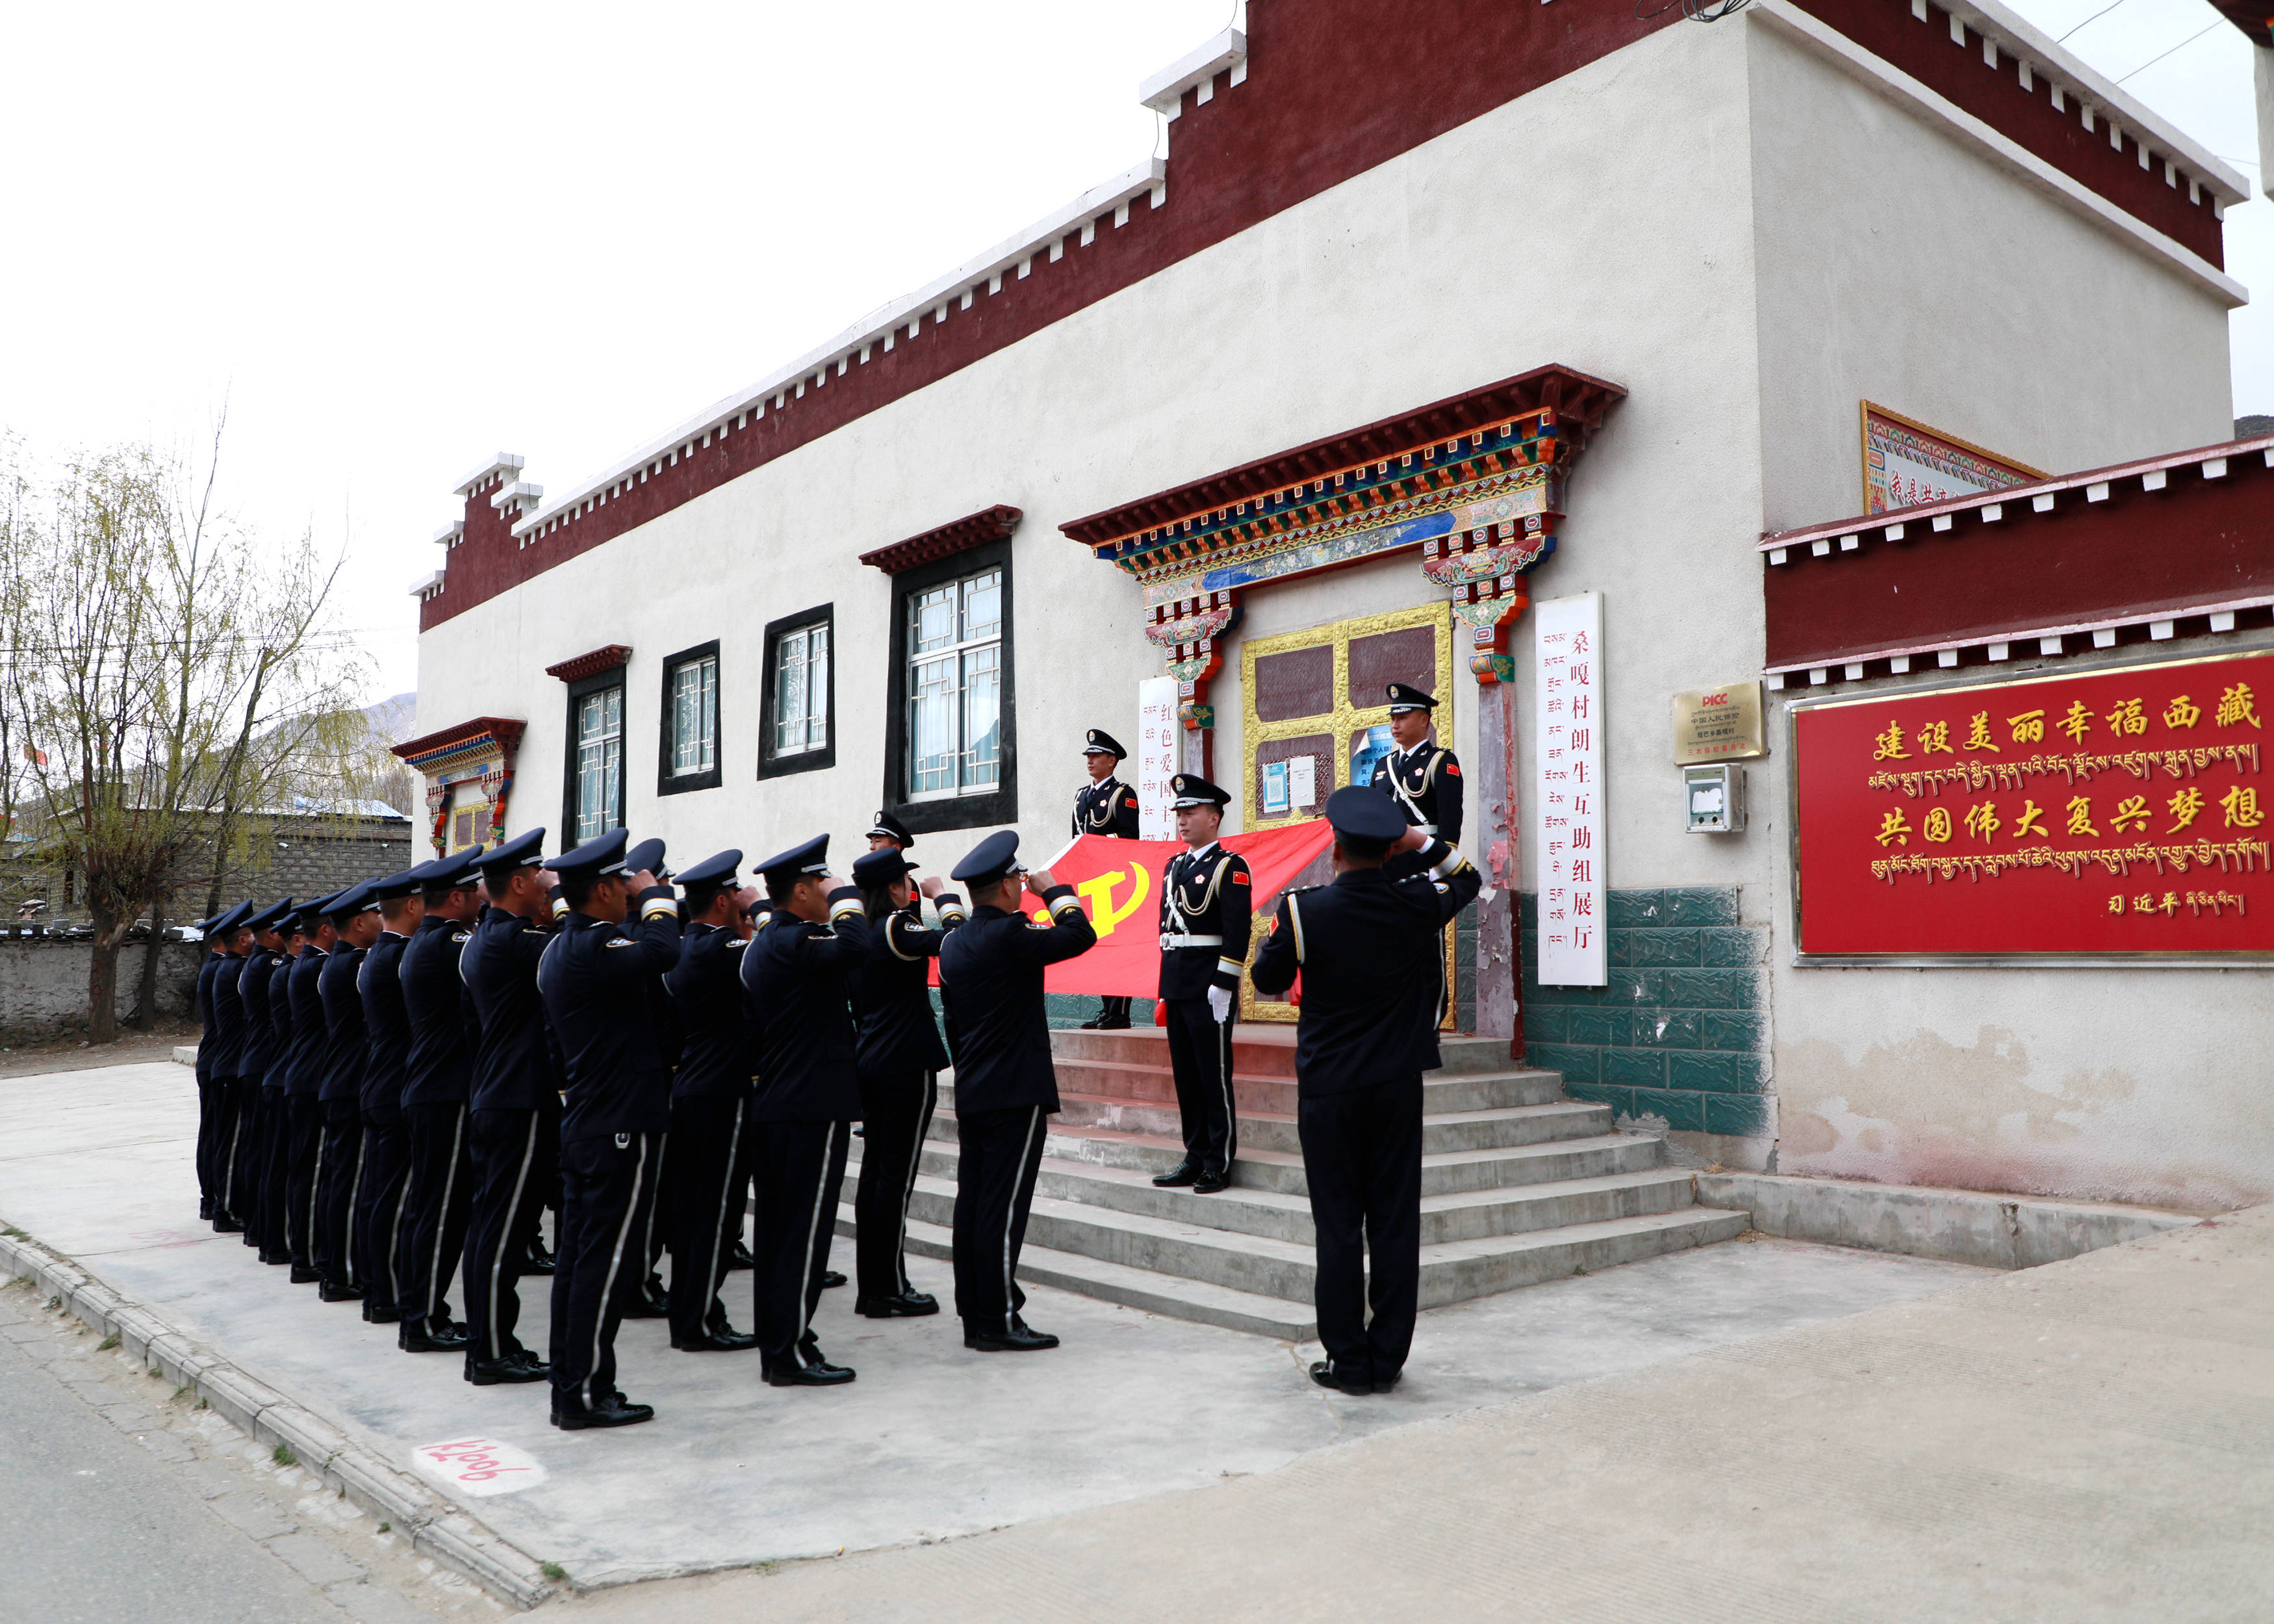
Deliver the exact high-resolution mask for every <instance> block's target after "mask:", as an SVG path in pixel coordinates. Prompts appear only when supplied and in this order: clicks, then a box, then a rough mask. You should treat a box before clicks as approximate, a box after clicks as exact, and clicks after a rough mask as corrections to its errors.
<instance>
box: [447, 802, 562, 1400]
mask: <svg viewBox="0 0 2274 1624" xmlns="http://www.w3.org/2000/svg"><path fill="white" fill-rule="evenodd" d="M544 845H545V831H543V830H542V829H532V830H530V831H527V832H525V833H523V834H518V835H516V836H514V837H513V838H511V839H510V840H506V841H502V842H501V843H500V844H498V845H496V846H492V847H491V848H490V849H489V851H488V852H487V853H486V854H485V855H484V856H483V857H482V859H481V872H482V889H483V891H485V892H486V893H487V895H488V897H489V907H488V909H487V910H486V912H485V913H484V914H483V915H482V917H481V920H480V921H479V922H478V924H476V925H475V926H474V929H473V932H472V936H471V940H469V941H468V942H467V944H466V945H465V947H464V949H463V951H461V952H460V953H459V955H458V974H459V975H460V976H461V977H463V980H464V981H465V983H466V992H467V994H468V996H471V998H472V999H473V1003H474V1013H475V1016H476V1018H477V1019H478V1020H479V1021H480V1023H481V1041H480V1042H479V1043H478V1045H477V1046H476V1048H475V1049H474V1072H473V1082H472V1086H471V1089H470V1091H469V1094H468V1096H467V1101H466V1104H467V1117H466V1122H467V1137H468V1139H469V1141H470V1142H471V1146H472V1159H473V1172H474V1185H473V1199H472V1202H471V1207H470V1211H469V1214H468V1217H467V1222H466V1335H467V1338H468V1340H467V1342H466V1365H465V1372H464V1374H465V1379H466V1380H468V1381H470V1382H471V1383H473V1384H474V1386H476V1387H496V1386H499V1385H500V1384H503V1383H513V1382H525V1381H543V1380H545V1379H546V1377H547V1376H549V1375H550V1374H551V1373H552V1372H551V1367H549V1366H548V1365H546V1363H545V1361H544V1360H542V1359H540V1358H538V1357H537V1356H536V1355H535V1354H534V1353H531V1351H530V1350H528V1349H527V1348H525V1347H523V1345H522V1342H521V1339H520V1338H519V1337H518V1336H516V1335H515V1334H514V1332H515V1328H516V1327H517V1326H518V1325H519V1324H520V1323H521V1275H522V1271H523V1265H524V1264H525V1262H526V1261H527V1259H528V1238H529V1229H530V1226H531V1224H532V1223H533V1222H536V1214H537V1212H538V1209H540V1208H541V1207H542V1206H543V1203H544V1197H545V1192H546V1190H548V1189H549V1188H550V1187H551V1184H552V1181H553V1177H554V1166H555V1163H556V1162H557V1161H558V1159H559V1156H560V1152H561V1139H560V1134H559V1132H558V1130H557V1129H556V1127H555V1125H554V1124H553V1119H552V1115H551V1113H550V1112H548V1111H547V1110H546V1109H545V1105H546V1101H547V1099H557V1098H558V1097H559V1095H560V1093H561V1071H560V1064H559V1061H558V1059H557V1057H556V1056H555V1054H554V1049H553V1034H552V1033H551V1031H550V1030H549V1029H548V1028H547V1027H546V1023H545V1004H544V1000H543V999H542V998H540V997H539V996H538V991H537V964H538V959H541V958H542V957H543V956H544V953H545V950H546V948H547V947H548V946H550V945H551V944H552V942H553V886H552V883H551V876H548V875H547V874H546V871H545V868H544V867H543V864H544V861H545V856H544V852H543V850H542V848H543V846H544Z"/></svg>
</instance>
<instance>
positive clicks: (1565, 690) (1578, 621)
mask: <svg viewBox="0 0 2274 1624" xmlns="http://www.w3.org/2000/svg"><path fill="white" fill-rule="evenodd" d="M1532 614H1533V620H1532V650H1533V658H1535V659H1536V660H1537V662H1538V670H1537V672H1536V673H1535V675H1536V679H1537V680H1536V681H1535V683H1534V689H1535V691H1536V693H1537V695H1538V698H1539V705H1540V725H1539V729H1538V732H1537V735H1536V738H1537V744H1536V747H1535V749H1534V759H1535V760H1536V761H1537V763H1539V765H1538V779H1539V781H1538V782H1537V784H1535V785H1534V786H1533V789H1532V806H1533V807H1534V808H1537V813H1536V816H1538V817H1539V819H1540V823H1539V833H1538V836H1537V840H1538V850H1539V853H1540V948H1539V956H1540V966H1539V973H1540V981H1541V983H1542V984H1543V985H1545V986H1549V987H1600V986H1602V985H1603V984H1604V982H1605V981H1606V980H1607V979H1608V977H1607V975H1606V974H1605V965H1606V963H1607V959H1606V956H1605V951H1604V932H1603V902H1604V887H1605V881H1606V877H1607V876H1605V874H1604V872H1603V829H1604V823H1605V820H1604V817H1603V662H1602V644H1603V597H1602V594H1601V593H1600V592H1582V593H1580V594H1579V595H1578V596H1577V597H1576V598H1550V599H1548V600H1547V602H1545V603H1542V604H1540V605H1539V606H1538V607H1537V608H1536V609H1534V610H1533V612H1532Z"/></svg>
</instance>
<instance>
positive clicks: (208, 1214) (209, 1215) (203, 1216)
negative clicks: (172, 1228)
mask: <svg viewBox="0 0 2274 1624" xmlns="http://www.w3.org/2000/svg"><path fill="white" fill-rule="evenodd" d="M198 1222H200V1223H211V1222H213V1203H212V1202H211V1201H200V1202H199V1203H198Z"/></svg>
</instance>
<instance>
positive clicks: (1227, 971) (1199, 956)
mask: <svg viewBox="0 0 2274 1624" xmlns="http://www.w3.org/2000/svg"><path fill="white" fill-rule="evenodd" d="M1169 785H1170V788H1171V790H1172V791H1174V792H1175V794H1176V800H1175V801H1173V802H1172V803H1171V810H1172V811H1173V812H1174V814H1175V816H1176V820H1177V838H1178V839H1179V840H1182V841H1183V842H1184V843H1185V849H1184V850H1183V851H1181V852H1178V853H1177V854H1176V855H1175V856H1174V857H1171V859H1170V860H1169V866H1168V867H1167V868H1166V869H1164V870H1163V872H1162V875H1161V984H1160V996H1161V1002H1162V1004H1163V1005H1165V1006H1166V1007H1165V1008H1164V1009H1163V1011H1162V1013H1163V1015H1164V1016H1165V1018H1166V1025H1167V1026H1168V1030H1169V1068H1170V1071H1171V1075H1172V1076H1173V1077H1174V1078H1175V1079H1176V1083H1177V1114H1178V1116H1179V1117H1181V1118H1182V1119H1183V1125H1184V1135H1185V1160H1184V1162H1183V1164H1182V1165H1181V1166H1179V1167H1178V1168H1176V1169H1174V1170H1173V1171H1171V1172H1167V1173H1163V1174H1161V1175H1160V1176H1159V1177H1156V1178H1155V1179H1154V1180H1153V1182H1154V1183H1155V1184H1158V1185H1160V1186H1161V1187H1162V1188H1163V1189H1171V1188H1174V1187H1176V1186H1178V1185H1180V1184H1190V1185H1191V1186H1192V1187H1193V1193H1194V1194H1196V1195H1213V1194H1215V1193H1216V1192H1217V1191H1219V1190H1223V1189H1224V1188H1226V1187H1228V1186H1229V1185H1230V1184H1231V1163H1232V1160H1233V1158H1235V1157H1236V1156H1238V1155H1239V1108H1238V1106H1237V1105H1236V1104H1235V1102H1234V1101H1233V1100H1232V1094H1231V1035H1232V1026H1233V1023H1234V1019H1235V1018H1236V1016H1237V1014H1238V1004H1239V977H1240V974H1241V973H1242V972H1243V971H1244V970H1246V967H1247V937H1248V932H1249V929H1250V927H1251V925H1252V923H1253V921H1252V920H1251V918H1250V916H1249V910H1250V909H1252V908H1254V906H1255V898H1254V884H1253V882H1252V880H1251V878H1250V876H1249V874H1248V871H1247V860H1246V858H1244V857H1241V856H1239V855H1237V854H1235V853H1231V852H1229V851H1226V850H1225V849H1224V845H1223V843H1222V842H1221V841H1219V840H1218V839H1217V838H1216V832H1217V831H1218V830H1220V829H1221V828H1222V827H1223V826H1224V804H1225V803H1226V802H1227V801H1230V800H1231V791H1229V790H1226V789H1222V788H1219V787H1218V786H1216V785H1214V784H1211V783H1209V781H1208V780H1207V779H1206V778H1201V777H1200V776H1199V775H1198V774H1197V773H1190V772H1180V773H1178V774H1177V776H1176V777H1175V778H1171V780H1170V781H1169Z"/></svg>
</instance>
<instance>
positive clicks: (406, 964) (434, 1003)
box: [402, 914, 481, 1106]
mask: <svg viewBox="0 0 2274 1624" xmlns="http://www.w3.org/2000/svg"><path fill="white" fill-rule="evenodd" d="M472 934H473V930H472V928H471V927H470V926H467V925H462V924H460V923H459V922H458V921H456V920H454V919H444V918H442V917H440V915H439V914H428V915H427V916H426V917H425V918H424V919H422V920H420V921H418V933H417V934H416V935H414V936H412V937H411V938H410V943H409V944H408V945H406V946H405V947H404V948H403V964H402V971H403V1009H404V1011H406V1012H407V1013H408V1014H409V1015H410V1061H409V1063H408V1067H407V1070H406V1071H405V1074H404V1077H403V1104H405V1105H406V1106H408V1105H463V1104H464V1103H465V1102H466V1099H467V1096H468V1095H469V1094H471V1092H472V1090H473V1082H474V1042H475V1040H476V1039H477V1038H478V1036H479V1035H480V1032H481V1019H480V1018H479V1017H478V1016H477V1015H476V1014H475V1013H474V1001H473V999H472V998H471V996H469V995H468V994H467V992H466V984H465V982H464V981H462V980H460V979H459V976H458V955H459V954H460V953H462V952H463V951H465V946H466V941H467V938H468V937H470V936H472Z"/></svg>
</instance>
